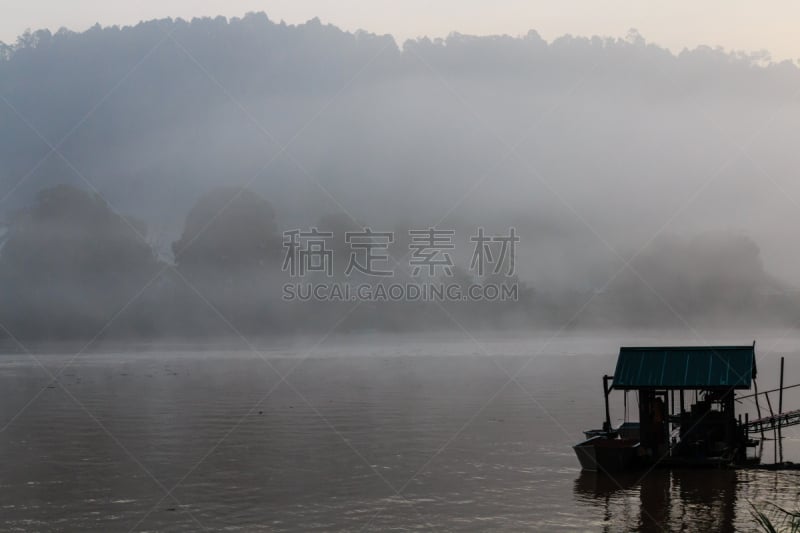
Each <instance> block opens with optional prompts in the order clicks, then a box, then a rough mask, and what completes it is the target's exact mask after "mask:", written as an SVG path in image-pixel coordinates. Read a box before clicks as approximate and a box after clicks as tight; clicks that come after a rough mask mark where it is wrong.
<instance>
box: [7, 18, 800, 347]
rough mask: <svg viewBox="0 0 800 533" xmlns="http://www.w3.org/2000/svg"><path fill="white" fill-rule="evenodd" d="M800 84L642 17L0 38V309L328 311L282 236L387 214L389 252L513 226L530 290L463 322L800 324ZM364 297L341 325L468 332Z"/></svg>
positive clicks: (162, 319) (161, 329) (294, 316)
mask: <svg viewBox="0 0 800 533" xmlns="http://www.w3.org/2000/svg"><path fill="white" fill-rule="evenodd" d="M798 90H800V69H798V67H797V65H795V64H793V63H791V62H782V63H772V62H770V61H769V58H768V57H766V56H764V55H763V54H751V55H748V54H743V53H730V52H727V51H724V50H721V49H712V48H698V49H694V50H685V51H683V52H681V53H679V54H673V53H671V52H669V51H668V50H666V49H663V48H660V47H658V46H656V45H653V44H649V43H647V42H646V41H645V39H644V38H643V37H642V36H640V35H639V34H638V33H636V32H635V31H632V32H631V33H630V34H629V35H628V36H626V37H625V38H601V37H573V36H564V37H561V38H559V39H556V40H554V41H552V42H546V41H545V40H543V39H542V38H540V36H539V35H538V34H537V33H536V32H535V31H531V32H529V33H528V34H526V35H524V36H520V37H509V36H496V37H472V36H466V35H459V34H453V35H451V36H450V37H448V38H447V39H442V40H428V39H420V40H414V41H408V42H405V43H402V45H398V43H396V42H395V41H394V39H393V38H392V37H391V36H379V35H374V34H370V33H368V32H356V33H348V32H344V31H341V30H339V29H338V28H336V27H333V26H330V25H324V24H322V23H320V22H319V21H318V20H316V19H315V20H311V21H309V22H308V23H306V24H303V25H299V26H291V25H286V24H284V23H277V22H273V21H271V20H269V18H268V17H267V16H266V15H264V14H249V15H247V16H245V17H243V18H237V19H230V20H228V19H225V18H221V17H220V18H216V19H195V20H192V21H191V22H187V21H183V20H180V19H177V20H170V19H167V20H156V21H149V22H143V23H141V24H138V25H136V26H134V27H125V28H119V27H105V28H104V27H100V26H95V27H94V28H91V29H90V30H88V31H86V32H83V33H74V32H70V31H68V30H60V31H58V32H56V33H54V34H51V33H50V32H48V31H44V30H43V31H33V32H27V33H25V34H24V35H22V36H20V38H19V39H18V41H17V42H16V43H13V44H10V45H6V44H3V45H1V46H0V97H1V98H0V162H1V163H2V164H0V217H2V222H3V225H4V232H3V233H2V235H0V239H2V243H3V244H2V248H0V284H2V287H0V290H2V296H3V297H2V301H0V307H2V309H0V312H1V313H2V316H3V320H4V321H5V322H7V323H9V324H13V325H14V330H15V331H19V332H20V333H19V334H20V335H24V336H28V337H47V338H52V337H69V336H78V337H81V336H91V335H93V334H94V333H96V332H97V331H98V330H99V328H100V327H102V326H103V324H104V320H103V318H104V317H107V316H108V315H109V314H111V315H113V314H114V312H115V310H119V308H121V307H122V306H123V304H124V303H126V302H127V301H128V300H129V299H130V298H129V297H130V296H131V294H136V293H137V291H139V287H140V286H141V285H143V284H145V283H147V282H148V281H151V283H150V284H149V285H147V287H146V290H145V291H144V292H143V294H142V295H141V297H140V298H138V299H137V303H136V305H134V306H132V307H131V309H130V310H126V313H125V314H123V315H121V316H120V318H119V320H118V321H117V323H116V325H115V328H113V329H109V331H108V334H119V335H133V334H137V335H155V334H158V335H183V334H194V333H195V332H198V331H199V332H203V333H209V334H215V333H217V332H218V330H216V329H214V327H218V325H217V326H214V327H211V326H210V324H211V323H212V322H215V321H216V322H218V320H217V319H216V318H215V317H214V314H215V313H222V314H223V315H224V316H225V317H226V318H227V319H229V320H230V321H231V323H232V324H233V325H234V326H237V327H241V328H245V329H248V330H252V331H257V332H264V333H273V332H281V331H285V330H287V329H291V328H300V329H302V328H304V327H305V328H307V327H319V326H320V325H324V324H326V323H328V322H329V321H330V320H332V318H331V317H334V316H336V315H337V313H340V312H341V311H342V309H341V306H336V305H333V304H330V305H316V306H311V305H308V306H299V305H288V304H286V303H285V302H281V301H280V290H279V286H280V283H281V282H282V281H283V280H284V278H285V273H284V272H282V271H281V268H280V266H281V254H282V252H283V249H282V233H283V232H284V231H286V230H287V229H290V228H296V227H304V228H308V227H311V226H325V225H330V226H335V228H332V229H340V230H342V231H345V230H347V229H352V228H357V227H363V226H367V225H369V226H371V227H372V228H373V229H375V230H376V231H395V232H396V234H397V235H398V242H396V243H393V248H392V252H393V256H394V257H395V258H400V257H402V256H403V255H404V253H405V252H406V251H407V250H404V249H402V248H403V244H405V243H404V242H403V241H402V238H407V232H408V230H409V229H411V228H420V227H427V226H429V225H437V226H441V227H444V228H448V229H453V230H455V231H457V232H458V233H459V235H461V236H462V237H464V238H466V236H468V235H471V234H472V233H473V232H474V231H475V228H476V227H478V226H485V227H488V228H497V229H507V228H508V227H510V226H514V227H515V228H517V231H518V232H519V234H520V236H521V238H522V240H521V243H520V247H519V249H518V258H517V265H518V269H517V270H518V271H517V273H516V275H517V276H518V277H517V278H515V279H516V280H517V281H518V282H519V283H521V284H522V285H523V288H524V290H523V291H522V293H521V299H520V301H519V302H517V303H516V304H515V305H508V306H505V307H503V308H502V311H503V312H502V313H499V312H498V310H499V308H498V307H497V306H487V305H480V306H479V305H464V306H460V307H457V308H455V309H454V310H453V312H454V313H456V314H458V316H459V317H460V318H461V320H464V321H465V322H469V321H473V322H474V323H476V324H485V325H490V326H493V327H503V326H509V327H536V326H543V327H544V326H550V325H553V324H559V323H561V322H563V320H562V319H563V317H568V316H570V314H571V313H574V311H575V310H576V309H577V308H579V307H580V306H581V304H582V302H583V301H585V300H586V298H587V297H589V296H591V295H594V296H591V297H592V300H593V301H592V302H591V305H590V306H589V308H588V309H587V312H586V315H585V316H584V317H583V318H582V320H581V321H579V322H580V323H581V324H585V325H597V324H606V323H612V324H613V323H623V324H631V323H635V324H643V325H648V324H657V323H663V322H664V321H670V320H671V321H675V320H677V317H676V312H677V313H678V314H680V315H681V316H686V317H690V318H691V319H692V320H714V321H727V320H731V319H739V318H742V317H751V316H759V317H762V318H763V319H764V320H768V321H777V322H781V323H792V322H793V321H794V320H796V319H797V318H798V317H795V316H792V314H791V309H793V305H794V304H795V303H796V302H797V296H796V294H795V291H794V290H793V289H792V287H793V286H795V285H798V284H800V274H797V272H800V268H798V267H800V254H798V253H797V248H796V247H795V246H793V244H792V243H793V240H794V238H795V236H794V232H793V229H794V227H796V223H795V222H796V220H797V217H798V216H800V215H798V210H797V206H798V205H800V204H798V203H797V202H798V200H800V185H798V184H797V183H796V180H794V179H793V178H794V177H795V175H796V169H797V164H798V162H800V161H798V157H800V153H798V151H797V150H795V149H794V147H793V146H792V145H791V139H793V136H794V132H795V131H797V128H798V126H800V103H799V100H798ZM242 191H245V192H244V194H241V192H242ZM336 245H337V246H341V242H339V241H337V243H336ZM398 248H400V250H399V251H398ZM469 252H470V250H469V249H468V248H459V249H458V250H457V251H456V252H455V253H456V255H457V257H456V261H457V263H458V264H459V265H460V266H461V267H465V266H467V265H468V263H469V259H470V257H469ZM630 258H633V261H632V262H631V266H633V267H634V269H635V270H632V269H629V268H628V269H624V268H623V269H622V272H619V273H617V271H618V270H619V269H620V267H622V266H623V265H624V264H625V262H626V261H627V260H628V259H630ZM721 265H724V269H723V268H721ZM723 270H724V275H721V274H722V273H723ZM459 272H461V271H459ZM615 273H616V274H615ZM154 277H155V278H156V281H152V280H153V278H154ZM190 285H191V286H190ZM198 288H199V289H200V293H201V294H198V293H197V291H195V290H194V289H198ZM587 295H588V296H587ZM662 295H666V296H667V297H668V300H669V301H668V302H666V304H667V305H665V302H664V301H662V300H663V298H662V297H661V296H662ZM204 298H205V299H207V300H209V302H210V303H211V304H214V307H215V308H216V309H215V310H209V309H204V310H202V311H200V310H199V309H200V308H203V306H204V305H205V304H204V302H203V301H202V300H203V299H204ZM364 307H365V309H364V310H363V311H361V310H359V312H356V313H354V314H353V317H352V318H351V319H350V320H349V322H348V324H350V326H349V327H353V328H358V327H363V328H370V329H373V328H389V329H403V328H419V327H451V326H452V324H451V323H450V322H449V320H448V319H447V317H445V316H440V315H441V313H439V312H438V311H437V310H436V309H435V308H431V307H430V306H423V305H420V304H413V305H412V304H408V305H400V304H397V305H383V306H380V305H379V306H374V305H373V306H364ZM190 310H191V311H190ZM298 317H300V318H298ZM302 317H306V318H302ZM308 317H312V318H313V320H312V319H308Z"/></svg>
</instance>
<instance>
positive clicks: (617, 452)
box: [573, 436, 639, 472]
mask: <svg viewBox="0 0 800 533" xmlns="http://www.w3.org/2000/svg"><path fill="white" fill-rule="evenodd" d="M573 449H574V450H575V455H577V456H578V461H580V463H581V468H582V469H583V470H587V471H592V472H619V471H622V470H632V469H634V468H637V466H638V455H639V454H638V452H639V442H638V441H637V440H632V439H609V438H606V437H602V436H595V437H592V438H589V439H587V440H585V441H583V442H580V443H578V444H576V445H575V446H573Z"/></svg>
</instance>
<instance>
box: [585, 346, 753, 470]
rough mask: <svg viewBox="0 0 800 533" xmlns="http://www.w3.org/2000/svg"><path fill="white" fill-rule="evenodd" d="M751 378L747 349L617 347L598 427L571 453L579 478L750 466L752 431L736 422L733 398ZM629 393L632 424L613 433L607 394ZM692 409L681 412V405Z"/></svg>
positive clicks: (605, 383) (606, 379) (748, 425)
mask: <svg viewBox="0 0 800 533" xmlns="http://www.w3.org/2000/svg"><path fill="white" fill-rule="evenodd" d="M755 377H756V362H755V343H754V344H753V346H698V347H622V348H620V352H619V358H618V359H617V365H616V369H615V371H614V375H613V376H603V390H604V396H605V415H606V416H605V422H604V423H603V428H602V429H599V430H589V431H587V432H586V436H587V439H586V440H584V441H583V442H580V443H578V444H576V445H575V446H574V449H575V453H576V455H577V457H578V460H579V461H580V463H581V467H582V468H583V469H584V470H595V471H599V472H606V473H608V472H617V471H620V470H633V469H637V468H643V467H647V466H650V465H658V466H669V467H683V466H690V467H723V466H734V465H747V464H757V463H758V462H759V461H760V448H759V447H758V446H759V441H758V440H756V439H753V438H751V431H753V429H754V428H756V427H761V426H763V424H760V425H755V421H754V422H753V423H751V422H749V421H748V420H747V417H745V420H744V421H742V420H741V416H739V417H738V418H737V414H736V410H735V400H736V398H735V393H736V391H737V390H748V389H750V388H751V386H752V384H753V383H754V379H755ZM614 390H616V391H622V392H624V393H625V395H626V405H627V394H628V393H629V392H631V391H634V392H635V393H636V396H637V400H638V412H639V422H638V424H635V423H626V424H623V425H622V426H620V427H618V428H612V426H611V416H610V412H609V394H610V393H611V392H612V391H614ZM690 395H693V396H694V402H693V403H691V404H690V405H688V406H687V397H688V396H690Z"/></svg>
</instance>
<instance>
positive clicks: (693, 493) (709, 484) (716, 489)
mask: <svg viewBox="0 0 800 533" xmlns="http://www.w3.org/2000/svg"><path fill="white" fill-rule="evenodd" d="M739 475H740V473H739V472H737V471H736V470H733V469H726V470H720V471H718V472H715V474H714V475H713V476H709V475H708V473H707V471H702V470H695V469H686V468H675V469H671V470H665V469H656V470H652V471H648V472H646V473H644V472H641V471H640V472H618V473H615V474H614V475H613V476H608V475H604V474H602V473H600V472H589V471H582V472H581V473H580V475H579V476H578V478H577V479H576V480H575V484H574V489H573V490H574V494H575V497H576V501H578V502H579V503H580V504H581V505H587V506H590V507H591V508H593V509H595V510H597V511H598V512H599V515H600V516H601V517H602V519H603V520H604V521H606V522H608V523H611V522H613V524H614V527H615V529H614V530H615V531H616V530H620V531H654V532H655V531H658V532H663V531H734V529H735V528H734V522H735V519H736V503H737V485H738V476H739Z"/></svg>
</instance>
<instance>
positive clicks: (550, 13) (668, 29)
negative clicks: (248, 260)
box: [0, 0, 800, 60]
mask: <svg viewBox="0 0 800 533" xmlns="http://www.w3.org/2000/svg"><path fill="white" fill-rule="evenodd" d="M248 11H264V12H266V13H267V15H268V16H269V17H270V18H271V19H272V20H276V21H278V20H281V19H283V20H285V21H286V22H287V23H291V24H294V23H302V22H305V21H306V20H308V19H310V18H313V17H315V16H316V17H319V18H320V19H321V20H322V21H323V22H326V23H332V24H335V25H337V26H339V27H341V28H343V29H346V30H356V29H365V30H368V31H371V32H374V33H381V34H383V33H390V34H392V35H394V36H395V37H396V38H398V41H399V42H400V43H402V41H403V40H404V39H406V38H409V37H418V36H423V35H427V36H430V37H443V36H446V35H447V34H448V33H450V32H453V31H458V32H460V33H467V34H476V35H486V34H509V35H520V34H523V33H526V32H527V31H528V30H529V29H535V30H536V31H538V32H539V33H540V34H541V35H542V37H544V38H545V39H547V40H552V39H553V38H555V37H558V36H560V35H563V34H565V33H571V34H573V35H603V36H614V37H622V36H624V35H625V34H626V33H627V32H628V30H629V29H631V28H635V29H637V30H639V32H640V33H641V34H642V35H643V36H644V37H645V38H646V39H647V40H648V41H649V42H653V43H656V44H659V45H662V46H666V47H668V48H670V49H672V50H674V51H680V50H681V49H683V48H685V47H689V48H693V47H695V46H697V45H700V44H707V45H712V46H717V45H720V46H723V47H725V48H727V49H735V50H747V51H758V50H768V51H770V52H771V53H772V57H773V59H776V60H782V59H794V60H796V59H798V58H800V32H798V31H797V25H798V22H800V2H797V1H796V0H775V1H772V2H755V1H748V2H743V1H739V0H703V1H697V0H693V1H686V0H669V1H646V0H606V1H602V2H601V1H598V0H558V1H547V2H544V1H537V0H527V1H525V0H481V1H478V0H425V1H423V0H337V1H332V0H261V1H257V0H237V1H230V0H228V1H223V0H138V1H136V2H133V1H130V0H125V1H117V0H0V40H2V41H5V42H7V43H10V42H14V41H15V40H16V37H17V35H19V34H20V33H22V32H23V31H24V30H25V29H26V28H31V29H38V28H48V29H50V30H53V31H55V30H57V29H58V28H59V27H62V26H65V27H67V28H70V29H72V30H75V31H82V30H85V29H86V28H88V27H89V26H91V25H93V24H94V23H95V22H99V23H100V24H102V25H113V24H118V25H130V24H135V23H136V22H138V21H140V20H148V19H153V18H163V17H182V18H185V19H191V18H192V17H197V16H216V15H224V16H227V17H233V16H242V15H243V14H245V13H246V12H248Z"/></svg>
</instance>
